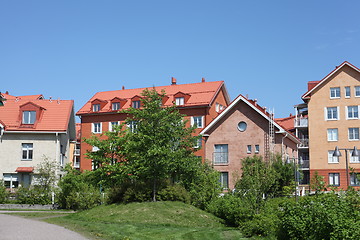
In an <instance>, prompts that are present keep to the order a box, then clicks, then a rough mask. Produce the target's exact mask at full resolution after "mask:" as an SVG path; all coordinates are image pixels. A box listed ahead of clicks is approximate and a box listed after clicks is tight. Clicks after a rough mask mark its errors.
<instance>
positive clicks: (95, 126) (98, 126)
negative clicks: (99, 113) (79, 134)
mask: <svg viewBox="0 0 360 240" xmlns="http://www.w3.org/2000/svg"><path fill="white" fill-rule="evenodd" d="M92 132H93V133H101V123H93V124H92Z"/></svg>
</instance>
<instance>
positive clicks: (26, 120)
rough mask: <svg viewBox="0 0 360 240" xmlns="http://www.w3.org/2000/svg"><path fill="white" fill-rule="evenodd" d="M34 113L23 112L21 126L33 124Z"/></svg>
mask: <svg viewBox="0 0 360 240" xmlns="http://www.w3.org/2000/svg"><path fill="white" fill-rule="evenodd" d="M35 122H36V111H23V114H22V124H35Z"/></svg>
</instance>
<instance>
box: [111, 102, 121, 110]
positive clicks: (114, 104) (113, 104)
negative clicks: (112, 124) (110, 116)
mask: <svg viewBox="0 0 360 240" xmlns="http://www.w3.org/2000/svg"><path fill="white" fill-rule="evenodd" d="M119 109H120V103H119V102H114V103H112V104H111V110H113V111H117V110H119Z"/></svg>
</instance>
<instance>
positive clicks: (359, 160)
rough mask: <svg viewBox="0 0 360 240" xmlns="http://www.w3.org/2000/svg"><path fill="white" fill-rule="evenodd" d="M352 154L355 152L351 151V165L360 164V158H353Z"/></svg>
mask: <svg viewBox="0 0 360 240" xmlns="http://www.w3.org/2000/svg"><path fill="white" fill-rule="evenodd" d="M352 152H353V150H349V155H350V156H349V159H350V163H360V157H359V156H351V155H352Z"/></svg>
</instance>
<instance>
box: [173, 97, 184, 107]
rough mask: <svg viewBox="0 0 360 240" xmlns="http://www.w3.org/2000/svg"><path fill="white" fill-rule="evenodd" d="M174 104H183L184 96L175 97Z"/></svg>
mask: <svg viewBox="0 0 360 240" xmlns="http://www.w3.org/2000/svg"><path fill="white" fill-rule="evenodd" d="M175 105H177V106H179V105H184V98H183V97H177V98H175Z"/></svg>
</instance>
